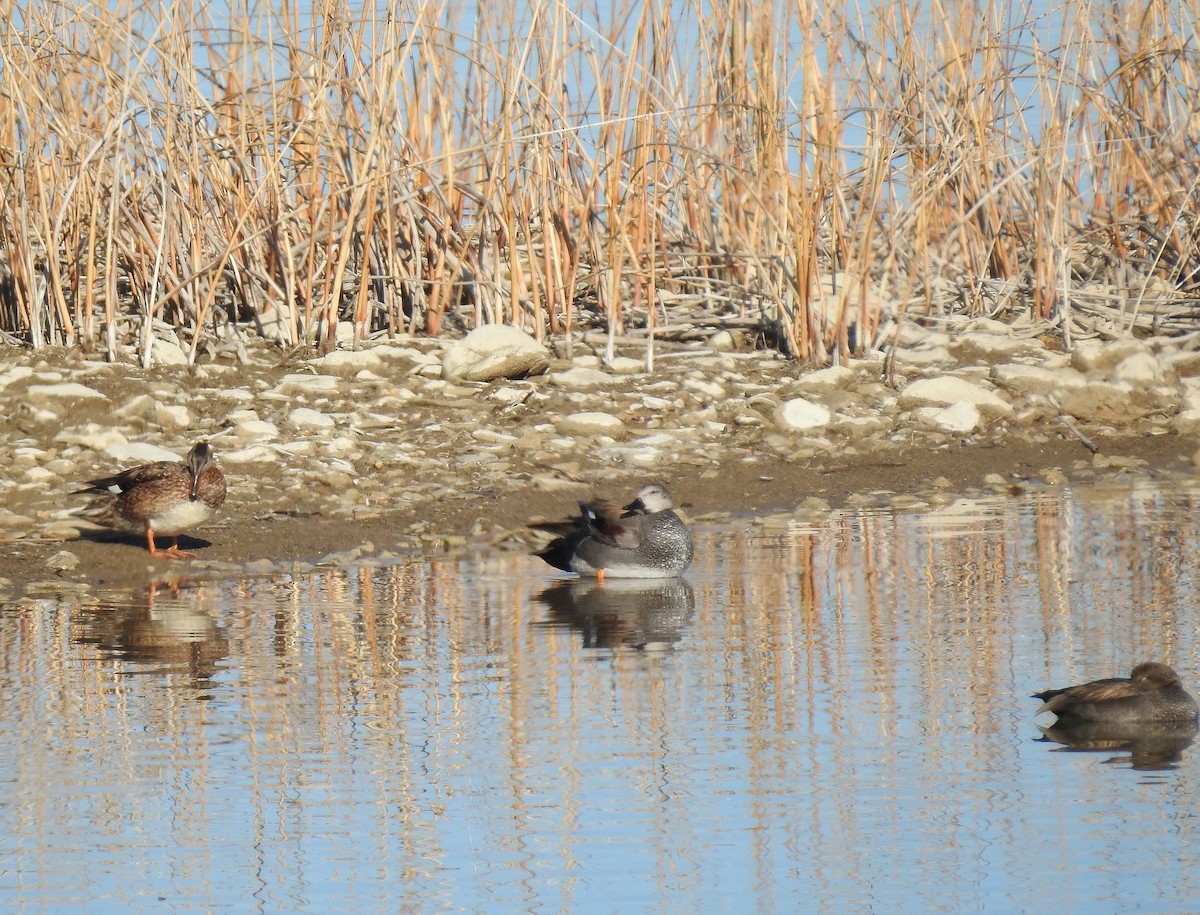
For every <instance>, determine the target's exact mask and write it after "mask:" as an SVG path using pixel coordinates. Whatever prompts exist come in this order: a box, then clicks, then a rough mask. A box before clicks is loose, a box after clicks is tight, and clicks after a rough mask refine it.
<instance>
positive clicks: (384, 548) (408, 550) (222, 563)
mask: <svg viewBox="0 0 1200 915" xmlns="http://www.w3.org/2000/svg"><path fill="white" fill-rule="evenodd" d="M1092 441H1093V444H1094V445H1096V446H1097V447H1098V449H1099V450H1098V452H1097V454H1093V453H1092V452H1091V451H1089V449H1088V448H1086V447H1085V446H1084V444H1083V443H1082V442H1081V441H1080V440H1079V439H1078V438H1077V437H1075V436H1073V435H1071V434H1069V433H1067V432H1065V431H1064V434H1063V435H1062V436H1061V437H1060V438H1057V439H1051V440H1049V441H1045V442H1030V441H1027V440H1024V439H1022V438H1018V437H1016V436H1011V437H1008V438H1007V439H1001V440H992V441H987V442H980V443H974V444H968V445H962V446H960V447H943V448H936V449H929V448H927V447H921V446H911V447H904V446H896V447H894V448H892V449H889V450H885V451H879V452H876V453H872V454H848V455H820V456H815V457H814V458H813V459H812V460H811V461H810V462H808V463H806V464H793V463H784V462H778V461H772V460H770V459H763V460H757V461H754V462H753V463H747V462H746V461H745V460H744V459H740V458H739V459H731V460H724V461H718V462H716V463H715V465H714V466H711V467H708V468H704V469H703V470H702V471H701V470H695V469H685V470H684V472H676V473H673V474H671V475H670V476H669V483H670V485H671V487H672V489H673V490H674V493H675V496H676V500H677V501H678V502H679V503H680V504H681V505H682V507H683V509H684V510H685V511H686V513H687V514H688V516H690V517H692V518H697V519H701V520H703V519H706V518H709V519H711V518H714V517H724V516H735V517H736V516H747V515H752V514H758V513H772V512H781V511H789V510H793V509H795V508H796V507H798V506H805V505H806V506H808V507H810V508H811V507H816V508H817V510H819V509H820V506H821V505H822V504H827V505H828V506H829V507H831V508H838V507H843V506H846V505H848V504H851V503H853V502H858V503H862V502H867V503H872V502H874V503H878V504H880V505H886V504H889V503H891V502H893V501H895V500H897V499H906V498H913V499H918V500H927V501H935V502H936V501H939V500H944V499H950V498H955V497H957V496H960V495H970V494H979V493H986V492H995V491H1004V490H1005V489H1006V488H1007V489H1009V490H1010V491H1011V492H1012V493H1014V494H1017V493H1020V492H1021V491H1023V490H1024V489H1025V488H1026V487H1027V486H1030V485H1034V486H1036V485H1052V484H1056V483H1059V482H1063V481H1067V482H1072V481H1074V482H1083V481H1092V480H1096V479H1103V478H1115V477H1119V476H1122V475H1130V474H1133V475H1139V476H1164V477H1165V476H1172V477H1185V476H1188V475H1190V474H1191V473H1192V472H1193V455H1194V452H1195V449H1196V446H1195V442H1194V440H1193V439H1192V438H1191V437H1190V436H1182V435H1174V434H1167V435H1158V436H1149V437H1147V436H1097V437H1095V438H1094V439H1093V440H1092ZM646 478H647V474H646V473H644V472H630V473H628V474H620V473H618V474H616V475H615V476H614V477H613V478H612V479H610V480H608V481H606V482H605V484H604V485H603V487H601V488H600V489H599V490H594V488H593V487H588V486H586V485H583V484H579V485H576V486H571V487H567V488H564V489H562V490H559V491H555V492H544V491H540V490H538V489H536V488H531V489H521V488H519V487H514V488H513V489H511V490H508V491H495V490H489V489H486V488H473V487H471V486H470V485H464V486H463V487H461V488H460V489H459V491H458V492H457V493H456V494H455V495H453V496H447V497H446V498H443V499H440V500H438V501H437V502H435V503H432V504H430V505H425V506H422V507H421V508H420V509H419V510H407V511H405V510H401V511H384V512H373V511H370V510H363V511H361V512H360V513H359V514H358V516H357V517H354V518H344V517H330V516H327V515H325V514H323V513H322V512H320V511H309V510H305V511H303V512H300V513H298V514H294V515H293V514H289V513H288V510H287V508H286V506H281V507H278V508H274V509H271V510H268V511H265V512H262V511H260V512H255V511H253V510H252V509H251V508H250V507H248V506H245V505H239V504H238V503H237V502H236V501H231V502H229V503H227V505H226V506H225V508H224V510H223V511H222V512H221V514H220V515H219V516H218V517H217V518H215V519H214V520H213V521H212V522H210V523H209V524H207V525H205V526H204V527H203V528H202V529H200V530H197V531H196V532H194V534H193V535H192V536H190V537H189V536H184V537H182V538H181V546H182V547H184V548H186V549H191V550H194V551H195V552H196V554H197V558H196V559H195V560H194V561H179V560H155V559H152V558H150V557H149V555H148V554H147V553H146V550H145V545H144V539H143V538H141V537H137V536H124V535H118V534H113V533H110V532H104V531H87V530H85V531H82V532H81V536H80V538H79V539H77V540H58V541H55V540H39V539H28V538H22V539H19V540H16V541H9V542H7V543H6V545H5V550H4V552H3V555H2V556H0V579H3V581H2V582H0V585H2V586H3V588H4V590H5V591H6V592H7V593H8V594H9V595H10V596H13V595H15V594H20V593H22V592H26V591H29V590H34V591H42V590H53V589H54V588H55V586H56V585H57V584H61V585H63V586H67V585H68V584H73V585H76V586H77V585H81V584H86V585H88V586H92V587H129V588H138V587H144V586H146V585H147V584H148V583H151V582H154V581H159V580H164V579H171V578H177V577H203V578H210V577H226V576H236V575H239V574H267V573H271V572H275V571H278V572H282V571H287V570H288V569H289V567H294V565H295V564H300V566H301V567H305V566H307V565H309V564H312V563H324V564H341V563H345V562H349V561H356V560H370V559H371V558H372V557H375V558H379V559H389V558H394V557H395V556H397V555H404V554H412V553H414V552H418V553H421V554H429V555H444V554H445V553H446V552H447V551H448V550H449V551H459V550H463V549H478V548H498V549H526V548H531V547H532V542H531V541H528V540H527V539H526V538H525V536H524V533H525V527H526V525H527V524H528V522H529V521H530V520H532V519H535V518H553V517H558V516H562V515H565V514H567V513H569V512H570V511H571V510H572V508H573V504H574V499H576V498H584V497H587V496H589V495H592V494H601V495H612V496H614V497H618V498H619V497H622V496H624V495H626V494H627V493H628V492H630V491H631V490H632V489H633V488H634V487H635V486H636V485H637V484H638V483H639V482H640V481H642V480H644V479H646ZM1002 481H1003V482H1002ZM814 500H817V501H814ZM414 526H416V527H417V528H420V529H426V530H427V531H428V534H427V535H426V536H425V537H423V540H424V543H423V545H421V546H419V547H417V548H416V549H414V547H413V546H412V540H411V532H412V530H413V529H414ZM64 550H66V551H69V553H70V554H72V555H73V556H74V557H76V558H77V560H78V562H77V564H76V565H74V566H73V567H72V568H69V569H55V568H53V565H54V564H53V562H52V557H54V556H56V555H57V554H59V553H60V552H61V551H64ZM547 573H548V574H550V573H551V570H550V569H549V568H548V569H547Z"/></svg>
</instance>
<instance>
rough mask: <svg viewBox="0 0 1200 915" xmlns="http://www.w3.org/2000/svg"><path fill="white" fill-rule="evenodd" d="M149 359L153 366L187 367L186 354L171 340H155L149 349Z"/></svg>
mask: <svg viewBox="0 0 1200 915" xmlns="http://www.w3.org/2000/svg"><path fill="white" fill-rule="evenodd" d="M150 359H151V360H152V361H153V363H154V364H155V365H187V364H188V357H187V353H185V352H184V351H183V347H181V346H180V345H179V344H178V343H175V342H174V341H172V340H155V341H154V345H153V346H152V347H151V348H150Z"/></svg>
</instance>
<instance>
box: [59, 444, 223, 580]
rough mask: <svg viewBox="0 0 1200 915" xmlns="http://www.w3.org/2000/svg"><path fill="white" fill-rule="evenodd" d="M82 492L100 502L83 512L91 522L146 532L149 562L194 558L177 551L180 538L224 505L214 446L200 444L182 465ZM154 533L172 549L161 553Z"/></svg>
mask: <svg viewBox="0 0 1200 915" xmlns="http://www.w3.org/2000/svg"><path fill="white" fill-rule="evenodd" d="M79 491H80V492H86V493H91V494H93V495H95V496H96V497H97V498H95V499H94V500H92V502H91V503H90V504H89V505H88V506H87V507H86V508H85V509H83V515H84V516H85V517H87V518H88V519H89V520H91V521H94V522H95V523H97V524H100V525H103V526H104V527H110V528H114V529H116V530H125V531H131V532H135V533H140V532H142V531H145V532H146V543H147V545H148V546H149V548H150V555H151V556H154V557H155V558H157V559H184V558H188V557H190V556H193V555H195V554H194V553H188V552H186V551H184V550H181V549H179V535H180V534H181V533H183V532H184V531H186V530H189V529H190V528H193V527H195V526H196V525H197V524H200V523H202V522H204V521H206V520H207V519H208V518H209V517H210V516H211V515H212V513H213V512H215V511H216V510H217V509H218V508H220V506H221V503H222V502H224V501H225V476H224V474H222V473H221V469H220V468H219V467H217V465H216V461H215V458H214V456H213V449H212V446H211V445H209V444H208V442H198V443H197V444H195V445H193V446H192V450H191V451H189V452H188V453H187V457H186V458H185V459H184V461H183V463H182V464H179V463H176V462H174V461H155V462H154V463H152V464H142V465H141V466H140V467H131V468H130V469H129V470H122V471H121V472H120V473H118V474H114V475H113V476H111V477H101V478H99V479H96V480H90V481H88V485H87V488H86V489H81V490H79ZM155 533H159V534H163V535H165V536H168V537H170V538H171V545H170V546H169V547H168V548H167V549H165V550H160V549H158V547H157V545H156V544H155V542H154V535H155Z"/></svg>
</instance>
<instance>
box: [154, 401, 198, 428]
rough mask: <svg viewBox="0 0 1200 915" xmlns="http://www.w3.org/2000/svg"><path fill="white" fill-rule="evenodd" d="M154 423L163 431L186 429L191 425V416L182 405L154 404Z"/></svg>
mask: <svg viewBox="0 0 1200 915" xmlns="http://www.w3.org/2000/svg"><path fill="white" fill-rule="evenodd" d="M154 421H155V422H156V423H158V425H160V426H162V427H163V428H164V429H176V430H178V429H186V428H187V427H188V426H190V425H191V424H192V414H191V413H190V412H188V408H187V407H185V406H184V405H183V404H165V403H160V404H155V405H154Z"/></svg>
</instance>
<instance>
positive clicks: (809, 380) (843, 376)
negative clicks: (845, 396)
mask: <svg viewBox="0 0 1200 915" xmlns="http://www.w3.org/2000/svg"><path fill="white" fill-rule="evenodd" d="M854 377H855V372H854V369H851V368H847V367H846V366H844V365H831V366H830V367H829V368H827V369H817V371H815V372H809V373H808V374H807V375H801V376H800V378H799V379H797V381H796V385H797V387H799V388H800V390H802V391H806V392H809V393H813V394H826V393H828V392H830V391H837V390H841V389H843V388H845V387H847V386H848V385H849V384H850V382H851V381H853V380H854Z"/></svg>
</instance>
